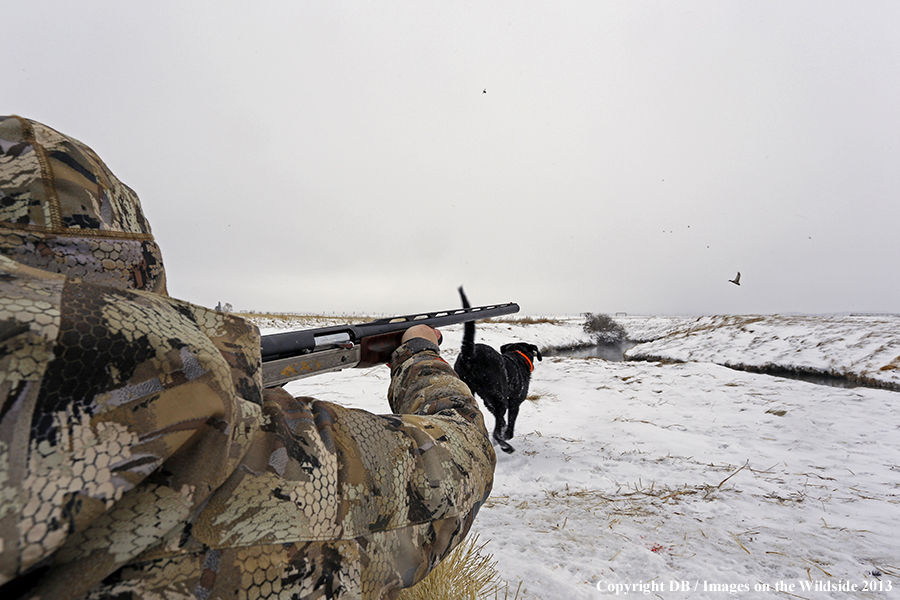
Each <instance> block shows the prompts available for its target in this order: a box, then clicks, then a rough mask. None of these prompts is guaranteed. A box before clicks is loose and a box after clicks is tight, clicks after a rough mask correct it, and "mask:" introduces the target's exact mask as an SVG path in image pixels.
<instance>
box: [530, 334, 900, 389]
mask: <svg viewBox="0 0 900 600" xmlns="http://www.w3.org/2000/svg"><path fill="white" fill-rule="evenodd" d="M642 343H644V342H643V341H635V340H623V341H622V342H617V343H612V344H580V345H574V346H564V347H556V348H547V349H546V350H543V351H542V352H543V355H544V356H561V357H568V358H600V359H602V360H608V361H612V362H624V361H635V362H638V361H640V362H663V363H684V362H706V361H696V360H693V361H692V360H680V359H673V358H671V357H667V356H653V355H645V354H642V355H639V356H628V355H627V354H626V353H627V352H628V350H630V349H631V348H634V347H635V346H637V345H639V344H642ZM714 364H718V365H720V366H723V367H727V368H729V369H734V370H735V371H746V372H749V373H760V374H762V375H770V376H772V377H783V378H786V379H794V380H799V381H806V382H807V383H814V384H816V385H825V386H829V387H837V388H846V389H852V388H857V387H869V388H876V389H885V390H890V391H895V392H900V385H897V384H894V383H892V382H889V381H882V380H878V379H872V378H868V377H861V376H858V375H854V374H852V373H851V374H846V375H839V374H834V373H827V372H823V371H817V370H813V369H802V368H788V367H784V366H780V365H773V364H768V365H747V364H732V363H714Z"/></svg>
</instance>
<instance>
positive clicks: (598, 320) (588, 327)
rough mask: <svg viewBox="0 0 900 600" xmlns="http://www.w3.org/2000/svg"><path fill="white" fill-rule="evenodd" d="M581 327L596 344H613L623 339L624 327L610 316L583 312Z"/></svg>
mask: <svg viewBox="0 0 900 600" xmlns="http://www.w3.org/2000/svg"><path fill="white" fill-rule="evenodd" d="M582 316H583V317H584V323H583V324H582V327H583V328H584V332H585V333H589V334H591V335H592V336H593V337H594V340H595V341H596V342H597V343H598V344H615V343H618V342H623V341H625V328H624V327H622V326H621V325H620V324H618V323H616V322H615V321H614V320H613V318H612V317H610V316H609V315H604V314H594V313H589V312H588V313H584V314H583V315H582Z"/></svg>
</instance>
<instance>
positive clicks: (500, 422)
mask: <svg viewBox="0 0 900 600" xmlns="http://www.w3.org/2000/svg"><path fill="white" fill-rule="evenodd" d="M494 423H495V424H494V441H495V442H497V445H498V446H500V449H501V450H503V451H504V452H506V453H507V454H511V453H512V452H515V448H513V447H512V446H510V445H509V444H508V443H506V438H505V437H504V432H505V431H506V421H505V420H504V418H503V412H502V411H499V410H498V411H497V412H495V413H494Z"/></svg>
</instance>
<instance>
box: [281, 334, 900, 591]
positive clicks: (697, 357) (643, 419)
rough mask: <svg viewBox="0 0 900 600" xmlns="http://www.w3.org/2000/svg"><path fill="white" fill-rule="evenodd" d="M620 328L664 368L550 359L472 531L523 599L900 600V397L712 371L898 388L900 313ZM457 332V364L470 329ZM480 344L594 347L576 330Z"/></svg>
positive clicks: (380, 405) (356, 381)
mask: <svg viewBox="0 0 900 600" xmlns="http://www.w3.org/2000/svg"><path fill="white" fill-rule="evenodd" d="M617 320H619V321H620V323H621V324H622V325H623V326H625V328H626V330H627V331H628V332H629V337H631V338H632V339H640V340H651V339H656V341H654V342H651V343H647V344H641V345H639V346H636V347H635V348H633V349H632V350H631V351H629V355H630V356H634V357H643V358H644V359H650V358H652V359H654V360H640V361H628V362H607V361H604V360H601V359H579V358H563V357H553V358H550V357H546V358H545V359H544V360H543V362H540V363H536V364H535V371H534V374H533V379H532V384H531V392H532V396H531V398H530V399H529V400H528V401H527V402H526V405H525V406H523V407H522V411H521V414H520V416H519V422H518V425H517V435H516V438H514V439H513V440H512V441H511V442H512V444H513V445H514V446H515V448H516V452H515V453H514V454H504V453H502V452H498V464H497V470H496V475H495V485H494V491H493V493H492V495H491V498H490V499H489V501H488V502H487V504H486V505H485V506H484V507H483V508H482V510H481V512H480V513H479V515H478V517H477V519H476V520H475V524H474V526H473V532H474V533H477V534H478V535H479V537H480V541H481V542H485V541H486V542H487V545H486V547H485V549H484V552H485V553H490V554H493V557H494V558H493V559H494V560H495V561H496V562H497V569H498V571H499V573H500V577H501V578H502V579H503V580H504V581H506V582H508V584H509V598H512V597H513V596H514V595H515V592H516V590H517V588H518V589H519V591H518V598H520V599H522V598H529V599H530V598H535V599H542V600H579V599H599V598H606V597H623V596H624V597H628V596H631V597H659V598H667V599H668V598H688V597H689V598H734V597H740V598H773V597H781V598H900V535H898V533H900V525H898V523H900V392H898V391H891V390H889V389H875V388H870V387H856V388H852V389H845V388H838V387H828V386H823V385H816V384H812V383H806V382H803V381H797V380H792V379H785V378H781V377H773V376H770V375H764V374H758V373H752V372H746V371H738V370H734V369H731V368H728V367H726V366H721V365H719V364H714V363H717V362H718V363H721V364H733V365H735V366H741V365H743V366H750V367H774V366H778V367H782V368H786V369H800V370H812V371H818V372H830V373H833V374H841V375H849V376H854V375H855V376H857V377H858V378H860V379H864V380H872V381H876V382H878V383H879V384H880V385H884V386H894V387H895V389H900V345H898V344H900V318H896V317H866V318H859V317H716V318H704V319H701V320H699V321H698V320H697V319H696V318H691V319H686V318H663V317H660V318H649V317H625V318H620V319H617ZM443 331H444V334H445V340H446V341H445V342H444V344H443V348H444V356H445V358H446V359H447V360H448V362H450V363H451V364H452V363H453V361H454V360H455V358H456V353H457V351H458V348H459V345H460V341H461V337H462V327H461V326H453V327H448V328H444V329H443ZM266 332H273V330H272V329H268V330H264V333H266ZM477 337H478V340H477V341H480V342H484V343H488V344H491V345H493V346H495V347H499V346H500V344H502V343H506V342H510V341H526V342H530V343H535V344H537V345H539V346H541V347H543V348H548V347H560V346H571V345H575V344H579V343H585V342H587V341H589V340H588V337H587V336H586V334H584V333H583V332H581V330H580V326H579V319H575V318H573V319H569V320H566V321H563V322H561V323H556V324H553V323H544V324H535V325H516V324H508V323H500V324H489V325H484V326H481V325H479V329H478V336H477ZM657 338H658V339H657ZM659 359H664V360H659ZM673 361H679V362H673ZM387 386H388V369H387V367H376V368H374V369H368V370H351V371H346V372H342V373H334V374H327V375H322V376H319V377H314V378H309V379H305V380H300V381H297V382H293V383H291V384H289V385H288V387H287V389H288V391H290V392H292V393H294V394H295V395H299V394H303V395H310V396H314V397H317V398H320V399H323V400H330V401H334V402H340V403H342V404H344V405H349V406H356V407H360V408H364V409H367V410H371V411H374V412H383V411H385V410H386V409H387V403H386V400H385V394H386V390H387ZM486 422H487V424H488V428H489V429H490V428H491V427H493V417H492V416H490V415H489V414H486ZM499 597H500V598H503V594H502V593H501V594H500V596H499Z"/></svg>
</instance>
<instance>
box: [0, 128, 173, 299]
mask: <svg viewBox="0 0 900 600" xmlns="http://www.w3.org/2000/svg"><path fill="white" fill-rule="evenodd" d="M0 254H3V255H5V256H8V257H9V258H11V259H13V260H15V261H18V262H19V263H22V264H25V265H28V266H31V267H36V268H39V269H43V270H45V271H50V272H52V273H61V274H64V275H67V276H69V277H77V278H81V279H83V280H85V281H88V282H91V283H99V284H102V285H108V286H112V287H116V288H119V289H137V290H146V291H151V292H157V293H160V294H166V276H165V270H164V269H163V264H162V255H161V254H160V251H159V247H158V246H157V245H156V243H155V242H154V241H153V235H152V233H151V231H150V224H149V223H148V222H147V219H146V218H145V217H144V213H143V211H142V210H141V205H140V201H139V200H138V197H137V194H135V193H134V191H132V190H131V189H130V188H129V187H128V186H126V185H124V184H123V183H122V182H121V181H119V180H118V179H117V178H116V176H115V175H113V174H112V172H111V171H110V170H109V169H108V168H107V166H106V165H105V164H104V163H103V161H101V160H100V158H99V157H98V156H97V155H96V154H95V153H94V151H93V150H91V149H90V148H88V147H87V146H86V145H84V144H83V143H81V142H79V141H78V140H75V139H73V138H71V137H69V136H66V135H63V134H62V133H59V132H58V131H56V130H54V129H51V128H50V127H47V126H46V125H42V124H41V123H38V122H36V121H31V120H29V119H24V118H22V117H16V116H10V117H2V116H0Z"/></svg>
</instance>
